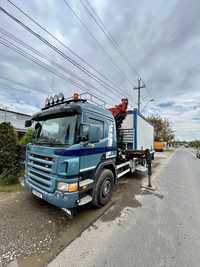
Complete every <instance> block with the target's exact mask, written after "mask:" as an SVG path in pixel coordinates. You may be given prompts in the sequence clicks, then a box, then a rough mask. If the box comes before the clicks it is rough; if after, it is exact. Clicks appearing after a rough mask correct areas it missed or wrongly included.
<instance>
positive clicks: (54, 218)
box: [0, 154, 168, 267]
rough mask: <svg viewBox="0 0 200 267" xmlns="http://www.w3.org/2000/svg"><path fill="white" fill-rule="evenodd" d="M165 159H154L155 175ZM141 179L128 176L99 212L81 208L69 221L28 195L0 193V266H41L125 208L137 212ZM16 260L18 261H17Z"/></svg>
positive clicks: (138, 176) (61, 214) (139, 176)
mask: <svg viewBox="0 0 200 267" xmlns="http://www.w3.org/2000/svg"><path fill="white" fill-rule="evenodd" d="M166 158H168V156H164V157H163V154H162V157H161V156H160V157H159V155H157V156H156V159H155V161H154V163H153V173H154V174H155V173H156V172H157V170H158V169H159V167H160V166H161V165H162V164H163V162H164V161H165V160H166ZM143 179H144V176H141V175H136V176H134V177H131V176H130V175H127V176H126V177H125V178H123V179H121V180H120V181H119V183H118V185H117V186H116V188H115V191H114V194H113V199H112V201H111V202H110V203H109V204H108V205H107V206H106V207H104V208H102V209H94V208H92V207H91V206H90V205H89V206H85V207H82V208H80V210H79V212H78V215H77V216H76V217H75V218H74V219H73V220H70V219H69V218H67V217H66V215H65V214H64V213H63V212H62V211H61V210H60V209H58V208H56V207H54V206H52V205H50V204H48V203H46V202H44V201H42V200H40V199H38V198H36V197H34V196H33V195H32V194H30V193H27V192H17V193H0V229H1V231H0V266H1V265H2V266H6V265H7V264H8V263H10V262H11V263H10V265H9V266H20V267H23V266H34V267H35V266H36V267H40V266H44V265H45V263H47V262H49V261H50V260H51V259H53V258H54V257H55V256H56V255H57V254H58V253H59V252H60V251H61V250H63V249H64V248H65V247H66V246H67V245H68V244H70V243H71V242H72V241H73V240H74V239H75V238H77V237H78V236H80V235H81V233H82V232H83V231H84V230H85V229H87V228H88V227H89V226H90V225H91V224H92V223H93V222H95V221H96V220H97V219H98V218H99V217H100V216H101V215H102V214H104V213H105V211H106V210H108V209H109V208H111V209H110V212H109V215H105V216H104V220H108V221H110V220H114V219H115V218H117V217H119V216H120V214H121V212H122V210H123V209H124V208H126V207H132V208H137V207H138V206H139V203H138V201H137V199H136V198H135V197H134V196H136V195H137V194H139V193H140V192H141V184H142V181H143ZM16 259H17V260H16Z"/></svg>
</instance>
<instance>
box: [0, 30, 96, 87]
mask: <svg viewBox="0 0 200 267" xmlns="http://www.w3.org/2000/svg"><path fill="white" fill-rule="evenodd" d="M0 32H1V33H2V34H4V35H6V36H7V37H8V38H10V39H12V40H14V41H15V42H17V43H18V44H20V45H22V46H23V47H25V48H26V49H28V50H29V51H31V52H33V53H34V54H36V55H38V56H40V57H41V58H43V59H45V60H46V61H47V62H49V63H50V64H52V61H51V60H49V58H48V57H47V56H45V55H44V54H42V53H41V52H39V51H38V50H36V49H34V48H33V47H31V46H30V45H28V44H26V43H24V42H23V41H22V40H20V39H19V38H17V37H15V36H14V35H13V34H11V33H9V32H7V31H6V30H4V29H3V28H1V27H0ZM53 65H54V66H56V67H58V68H59V69H61V70H62V71H64V72H67V73H68V74H70V75H71V76H72V77H73V78H76V79H78V80H79V81H81V82H82V83H84V84H85V85H87V86H89V87H92V88H93V89H95V90H96V91H99V90H98V89H97V88H96V87H94V86H93V85H91V84H90V83H88V82H87V81H85V80H84V79H83V78H80V77H79V76H77V75H76V74H74V73H72V72H71V71H69V70H68V69H66V68H65V67H63V66H62V65H60V64H58V63H56V62H53Z"/></svg>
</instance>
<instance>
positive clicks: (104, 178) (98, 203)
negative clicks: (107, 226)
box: [92, 169, 114, 208]
mask: <svg viewBox="0 0 200 267" xmlns="http://www.w3.org/2000/svg"><path fill="white" fill-rule="evenodd" d="M113 185H114V175H113V172H112V171H111V170H109V169H103V170H102V171H101V173H100V175H99V177H98V180H97V182H96V185H95V188H94V193H93V201H92V204H93V206H95V207H97V208H101V207H103V206H104V205H106V204H107V203H108V202H109V201H110V199H111V197H112V190H113Z"/></svg>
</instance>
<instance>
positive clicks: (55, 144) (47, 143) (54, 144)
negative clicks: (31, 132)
mask: <svg viewBox="0 0 200 267" xmlns="http://www.w3.org/2000/svg"><path fill="white" fill-rule="evenodd" d="M35 144H36V145H49V146H64V144H61V143H54V142H47V141H46V142H45V141H43V142H41V141H40V142H35Z"/></svg>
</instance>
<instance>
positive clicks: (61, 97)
mask: <svg viewBox="0 0 200 267" xmlns="http://www.w3.org/2000/svg"><path fill="white" fill-rule="evenodd" d="M64 98H65V97H64V95H63V93H59V95H58V101H61V102H62V101H63V100H64Z"/></svg>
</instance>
